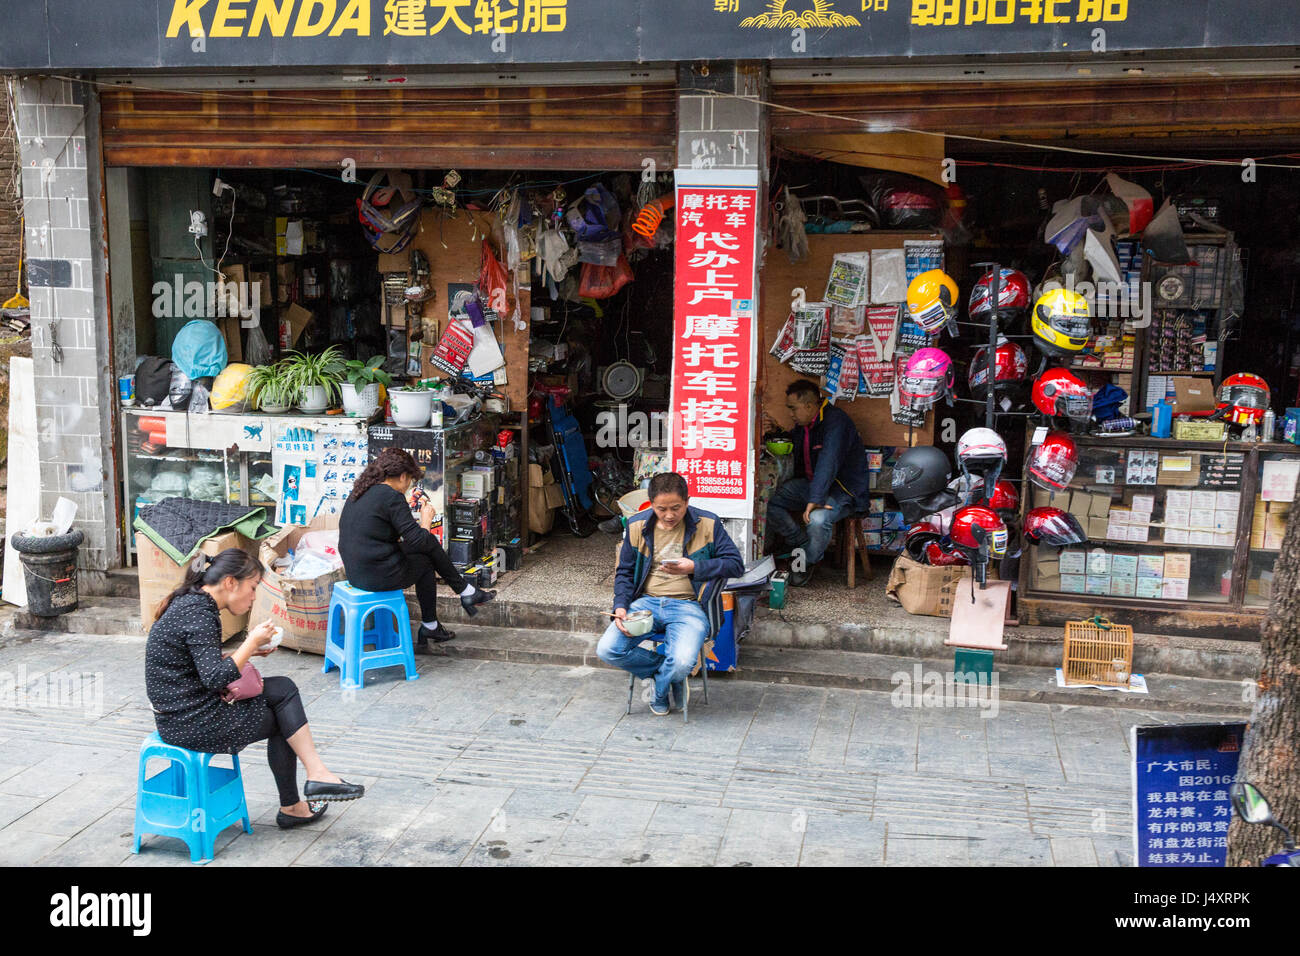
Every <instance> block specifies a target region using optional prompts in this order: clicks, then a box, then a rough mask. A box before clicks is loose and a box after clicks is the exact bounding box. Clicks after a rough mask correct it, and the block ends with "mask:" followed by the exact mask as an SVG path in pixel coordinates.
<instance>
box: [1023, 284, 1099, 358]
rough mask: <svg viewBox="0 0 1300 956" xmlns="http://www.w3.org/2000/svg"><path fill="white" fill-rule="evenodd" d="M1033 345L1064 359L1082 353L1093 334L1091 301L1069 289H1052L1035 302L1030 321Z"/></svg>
mask: <svg viewBox="0 0 1300 956" xmlns="http://www.w3.org/2000/svg"><path fill="white" fill-rule="evenodd" d="M1030 325H1031V327H1032V331H1033V333H1034V344H1035V345H1037V346H1038V349H1039V351H1041V352H1042V353H1043V354H1044V355H1050V356H1053V357H1056V358H1061V357H1064V356H1067V355H1073V354H1076V353H1078V352H1082V351H1083V349H1084V347H1085V346H1086V345H1087V344H1088V339H1089V337H1090V336H1091V335H1092V319H1091V318H1090V313H1089V312H1088V300H1087V299H1085V298H1084V297H1083V296H1081V295H1079V293H1077V292H1073V291H1071V290H1069V289H1051V290H1049V291H1047V292H1044V293H1043V294H1042V295H1041V296H1039V297H1038V301H1037V302H1035V303H1034V314H1033V319H1032V321H1031V322H1030Z"/></svg>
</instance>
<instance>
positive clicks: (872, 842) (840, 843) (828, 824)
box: [799, 813, 887, 866]
mask: <svg viewBox="0 0 1300 956" xmlns="http://www.w3.org/2000/svg"><path fill="white" fill-rule="evenodd" d="M886 830H887V826H886V824H884V823H880V822H875V821H873V820H871V819H870V817H869V816H868V815H867V814H865V813H810V814H809V815H808V819H807V823H806V827H805V831H804V837H803V848H802V852H801V853H800V856H799V865H800V866H880V865H882V864H883V863H884V862H885V833H886Z"/></svg>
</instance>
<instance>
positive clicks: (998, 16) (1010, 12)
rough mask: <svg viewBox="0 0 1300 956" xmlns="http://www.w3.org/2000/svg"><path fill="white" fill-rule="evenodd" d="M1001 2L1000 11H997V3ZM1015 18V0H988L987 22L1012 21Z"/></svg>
mask: <svg viewBox="0 0 1300 956" xmlns="http://www.w3.org/2000/svg"><path fill="white" fill-rule="evenodd" d="M999 3H1001V4H1002V8H1003V9H1002V12H1001V13H998V4H999ZM1015 19H1016V3H1015V0H989V19H988V22H989V23H1014V22H1015Z"/></svg>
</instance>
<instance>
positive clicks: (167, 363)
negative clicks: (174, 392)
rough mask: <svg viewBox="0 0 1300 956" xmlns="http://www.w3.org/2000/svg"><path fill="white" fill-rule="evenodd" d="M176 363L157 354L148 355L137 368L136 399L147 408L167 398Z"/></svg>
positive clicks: (159, 403)
mask: <svg viewBox="0 0 1300 956" xmlns="http://www.w3.org/2000/svg"><path fill="white" fill-rule="evenodd" d="M174 368H175V365H173V364H172V361H171V359H165V358H160V357H158V356H157V355H149V356H146V357H145V359H144V361H143V362H141V363H140V365H139V366H138V367H137V368H136V370H135V400H136V403H137V404H139V405H142V406H144V407H145V408H152V407H153V406H155V405H161V404H162V403H163V402H164V401H166V399H167V395H168V393H169V392H170V390H171V386H172V370H173V369H174Z"/></svg>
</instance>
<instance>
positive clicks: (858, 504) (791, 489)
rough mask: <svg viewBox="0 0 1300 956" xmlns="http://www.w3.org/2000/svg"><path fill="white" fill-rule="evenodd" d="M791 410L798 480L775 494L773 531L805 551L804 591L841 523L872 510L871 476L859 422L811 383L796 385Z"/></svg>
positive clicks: (797, 576) (790, 391) (770, 513)
mask: <svg viewBox="0 0 1300 956" xmlns="http://www.w3.org/2000/svg"><path fill="white" fill-rule="evenodd" d="M785 405H786V408H788V409H789V410H790V414H791V415H792V416H793V417H794V428H793V429H792V431H791V434H790V438H791V440H792V441H793V442H794V473H795V477H794V478H791V479H790V480H789V481H787V482H785V483H784V484H783V485H781V487H779V488H777V489H776V491H775V492H773V493H772V498H771V500H770V501H769V502H768V506H767V523H768V526H769V527H770V528H771V529H772V530H773V531H775V532H776V533H777V534H779V535H780V536H781V537H782V538H783V539H785V541H786V543H787V544H788V545H789V546H790V547H791V548H797V549H802V551H803V561H802V570H800V569H799V568H800V563H799V562H796V564H795V570H794V571H792V572H791V574H790V584H791V585H793V586H794V587H801V586H803V585H805V584H807V583H808V580H809V578H811V577H812V573H813V568H814V566H815V565H816V564H817V562H818V561H820V560H821V559H822V556H823V555H824V554H825V553H826V546H827V545H828V544H830V541H831V531H832V530H833V529H834V527H835V522H837V521H839V520H840V519H841V518H843V517H844V516H845V515H850V514H853V513H855V512H857V511H866V510H867V500H868V498H869V497H870V494H869V490H870V481H871V476H870V474H869V473H868V471H867V453H866V450H865V449H864V448H863V447H862V436H861V435H859V434H858V429H857V426H856V425H854V424H853V420H852V419H851V418H849V416H848V415H847V414H846V413H845V412H844V411H843V410H841V409H838V408H836V407H835V406H834V405H832V404H830V402H827V401H823V399H822V396H821V390H820V389H818V388H817V386H816V385H814V384H813V383H812V382H809V381H807V380H805V379H799V380H798V381H795V382H791V383H790V386H789V387H788V388H787V389H786V390H785Z"/></svg>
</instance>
